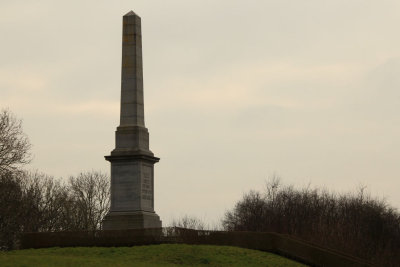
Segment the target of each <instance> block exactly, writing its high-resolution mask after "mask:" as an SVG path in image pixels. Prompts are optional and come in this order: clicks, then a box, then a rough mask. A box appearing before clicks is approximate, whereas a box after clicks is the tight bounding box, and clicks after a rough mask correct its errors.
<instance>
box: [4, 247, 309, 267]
mask: <svg viewBox="0 0 400 267" xmlns="http://www.w3.org/2000/svg"><path fill="white" fill-rule="evenodd" d="M177 265H180V266H203V265H208V266H273V267H280V266H288V267H289V266H305V265H302V264H300V263H297V262H294V261H291V260H289V259H286V258H283V257H280V256H277V255H275V254H271V253H267V252H261V251H257V250H250V249H243V248H236V247H226V246H207V245H177V244H173V245H166V244H164V245H151V246H137V247H119V248H114V247H112V248H101V247H92V248H89V247H77V248H47V249H26V250H14V251H8V252H0V266H2V267H5V266H114V267H117V266H177Z"/></svg>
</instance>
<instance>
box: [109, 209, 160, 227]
mask: <svg viewBox="0 0 400 267" xmlns="http://www.w3.org/2000/svg"><path fill="white" fill-rule="evenodd" d="M161 225H162V224H161V220H160V217H159V216H158V215H157V214H156V213H155V212H147V211H131V212H117V211H114V212H109V213H108V214H107V215H106V216H105V217H104V219H103V222H102V228H103V230H123V229H143V228H161Z"/></svg>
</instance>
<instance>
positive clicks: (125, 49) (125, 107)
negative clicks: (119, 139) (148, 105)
mask: <svg viewBox="0 0 400 267" xmlns="http://www.w3.org/2000/svg"><path fill="white" fill-rule="evenodd" d="M133 125H135V126H143V127H144V125H145V124H144V101H143V60H142V32H141V21H140V17H139V16H138V15H136V14H135V13H133V12H132V11H131V12H129V13H128V14H126V15H125V16H124V17H123V33H122V73H121V117H120V126H133Z"/></svg>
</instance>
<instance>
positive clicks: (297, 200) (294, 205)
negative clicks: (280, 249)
mask: <svg viewBox="0 0 400 267" xmlns="http://www.w3.org/2000/svg"><path fill="white" fill-rule="evenodd" d="M222 223H223V227H224V229H225V230H227V231H260V232H277V233H281V234H287V235H290V236H293V237H297V238H300V239H302V240H305V241H308V242H311V243H314V244H317V245H320V246H323V247H327V248H331V249H334V250H338V251H342V252H345V253H348V254H350V255H353V256H358V257H360V258H363V259H366V260H369V261H371V262H373V263H375V264H377V265H378V266H399V263H400V213H399V212H398V211H397V210H396V209H394V208H392V207H390V206H389V205H388V204H387V203H386V202H385V201H384V200H378V199H375V198H372V197H370V196H369V195H368V194H366V193H365V190H364V189H362V188H361V189H360V190H359V192H357V193H354V194H334V193H330V192H328V191H325V190H318V189H310V188H304V189H295V188H293V187H291V186H282V185H281V184H280V182H279V180H277V179H273V180H272V181H271V182H270V183H268V186H267V189H266V190H265V192H262V193H260V192H256V191H251V192H249V193H248V194H245V195H244V197H243V199H242V200H240V201H239V202H237V203H236V205H235V207H234V208H233V210H231V211H228V212H227V213H226V214H225V218H224V219H223V222H222Z"/></svg>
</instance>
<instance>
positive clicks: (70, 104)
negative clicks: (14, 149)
mask: <svg viewBox="0 0 400 267" xmlns="http://www.w3.org/2000/svg"><path fill="white" fill-rule="evenodd" d="M129 10H133V11H134V12H135V13H137V14H138V15H139V16H140V17H141V18H142V33H143V60H144V93H145V119H146V126H147V128H148V129H149V132H150V148H151V150H152V151H153V152H154V154H155V156H158V157H160V158H161V161H160V162H159V163H158V164H156V166H155V187H156V188H155V210H156V212H157V213H158V214H159V215H160V217H161V219H162V220H163V221H164V223H168V222H170V220H171V219H172V218H174V217H179V216H182V215H184V214H189V215H195V216H198V217H200V218H202V219H204V220H205V221H207V222H211V223H212V222H215V221H217V220H218V219H219V218H221V217H222V216H223V214H224V212H225V211H226V210H227V209H230V208H232V207H233V205H234V203H235V202H236V201H237V200H239V199H240V198H241V197H242V195H243V193H245V192H248V191H249V190H250V189H260V190H263V189H264V187H265V181H266V180H267V178H268V177H270V176H272V175H273V174H274V173H276V174H277V175H279V176H280V177H282V179H283V183H284V184H293V185H296V186H306V185H308V184H309V183H311V185H312V186H314V187H321V188H327V189H331V190H336V191H338V192H347V191H355V190H356V189H357V187H359V186H360V185H364V186H367V189H369V191H370V192H371V194H372V195H374V196H377V197H379V198H383V197H385V198H386V199H387V200H388V202H389V203H391V204H392V205H393V206H395V207H397V208H400V194H399V189H400V162H399V161H400V116H399V115H400V35H399V25H400V16H399V14H400V1H397V0H393V1H387V0H375V1H372V0H370V1H368V0H343V1H342V0H326V1H321V0H291V1H289V0H276V1H269V0H268V1H267V0H259V1H255V0H246V1H232V0H229V1H228V0H219V1H215V0H213V1H211V0H210V1H205V0H198V1H197V0H196V1H188V0H182V1H175V0H174V1H171V0H169V1H165V0H159V1H144V0H143V1H132V0H131V1H105V0H100V1H99V0H96V1H76V0H74V1H54V0H52V1H50V0H43V1H40V0H39V1H18V0H2V1H1V2H0V40H1V42H0V48H1V49H0V108H4V107H8V108H9V109H10V110H11V111H12V112H14V113H15V114H16V116H18V117H19V118H22V119H23V126H24V130H25V132H26V133H27V134H28V136H29V137H30V140H31V143H32V144H33V150H32V152H33V154H34V155H35V158H34V160H33V162H32V164H31V165H30V166H29V168H30V169H39V170H40V171H42V172H45V173H47V174H49V175H53V176H55V177H63V178H64V179H65V178H68V177H69V176H70V175H76V174H78V173H79V172H80V171H85V170H102V171H104V172H107V173H109V168H110V166H109V162H107V161H105V160H104V156H105V155H108V154H109V153H110V151H111V150H112V149H113V148H114V131H115V129H116V127H117V126H118V124H119V98H120V77H121V76H120V75H121V74H120V71H121V70H120V68H121V33H122V16H123V15H124V14H126V13H127V12H128V11H129Z"/></svg>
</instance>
